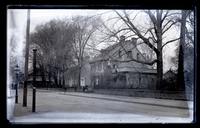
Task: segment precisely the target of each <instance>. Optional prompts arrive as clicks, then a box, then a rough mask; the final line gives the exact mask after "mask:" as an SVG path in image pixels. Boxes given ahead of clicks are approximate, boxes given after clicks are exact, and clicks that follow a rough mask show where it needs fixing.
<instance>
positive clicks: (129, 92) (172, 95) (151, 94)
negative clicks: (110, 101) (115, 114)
mask: <svg viewBox="0 0 200 128" xmlns="http://www.w3.org/2000/svg"><path fill="white" fill-rule="evenodd" d="M94 93H99V94H109V95H121V96H134V97H147V98H161V99H175V100H193V94H192V93H191V92H187V93H185V92H184V91H182V92H181V91H162V92H160V91H158V90H144V89H94Z"/></svg>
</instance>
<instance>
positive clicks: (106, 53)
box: [90, 36, 156, 89]
mask: <svg viewBox="0 0 200 128" xmlns="http://www.w3.org/2000/svg"><path fill="white" fill-rule="evenodd" d="M130 58H134V59H137V60H142V61H148V59H149V58H148V56H145V55H143V54H142V53H141V52H140V51H139V50H138V48H137V39H135V38H132V40H125V37H124V36H121V41H120V42H118V43H115V44H114V45H112V46H109V47H107V48H106V49H103V50H101V54H100V55H99V56H97V57H95V58H94V59H93V60H92V61H90V65H91V84H92V85H93V86H94V87H95V88H144V89H155V87H156V70H155V69H153V66H149V65H147V64H141V63H138V62H136V61H129V60H130Z"/></svg>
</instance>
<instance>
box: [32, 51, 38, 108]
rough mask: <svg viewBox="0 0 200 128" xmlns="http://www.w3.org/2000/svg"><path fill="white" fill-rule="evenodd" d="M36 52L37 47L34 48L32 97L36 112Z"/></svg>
mask: <svg viewBox="0 0 200 128" xmlns="http://www.w3.org/2000/svg"><path fill="white" fill-rule="evenodd" d="M36 52H37V49H33V97H32V112H35V109H36V108H35V104H36V87H35V86H36Z"/></svg>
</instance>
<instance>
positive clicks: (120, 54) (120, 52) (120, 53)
mask: <svg viewBox="0 0 200 128" xmlns="http://www.w3.org/2000/svg"><path fill="white" fill-rule="evenodd" d="M118 54H119V56H118V57H119V58H121V57H122V51H120V50H119V52H118Z"/></svg>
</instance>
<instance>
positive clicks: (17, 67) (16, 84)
mask: <svg viewBox="0 0 200 128" xmlns="http://www.w3.org/2000/svg"><path fill="white" fill-rule="evenodd" d="M14 71H15V75H16V81H15V82H16V83H15V90H16V94H15V103H18V75H19V66H18V65H16V66H15V69H14Z"/></svg>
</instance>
